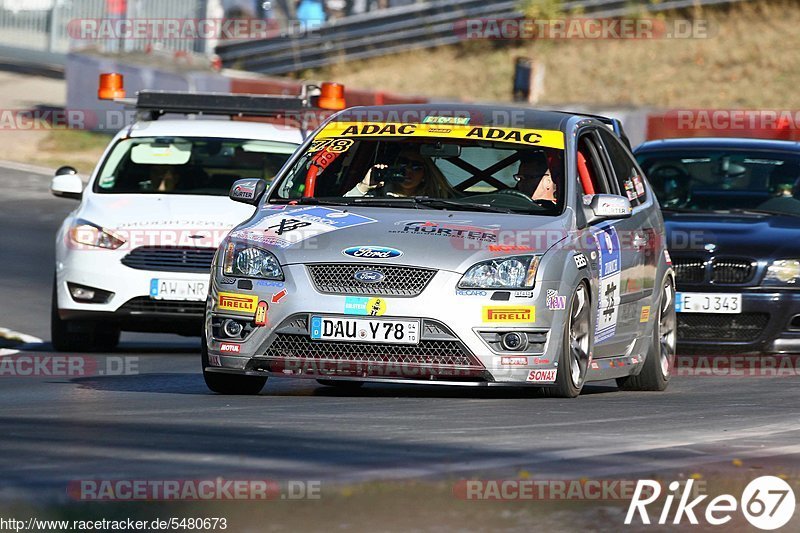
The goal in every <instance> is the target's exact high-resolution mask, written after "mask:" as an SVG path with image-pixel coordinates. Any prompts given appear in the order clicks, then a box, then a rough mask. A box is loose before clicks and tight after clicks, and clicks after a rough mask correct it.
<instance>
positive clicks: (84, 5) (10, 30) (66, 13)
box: [0, 0, 208, 65]
mask: <svg viewBox="0 0 800 533" xmlns="http://www.w3.org/2000/svg"><path fill="white" fill-rule="evenodd" d="M108 4H109V2H108V1H107V0H14V1H13V2H9V1H8V0H6V1H3V0H0V51H2V53H3V54H4V55H11V56H12V57H17V56H18V58H19V59H21V60H23V61H27V62H33V63H38V64H53V65H57V64H61V65H63V63H64V61H65V58H66V54H67V53H68V52H70V51H74V50H80V49H83V48H94V49H97V50H99V51H101V52H107V53H118V52H139V51H145V50H151V49H156V50H158V49H163V50H170V51H185V52H192V51H194V52H206V51H207V50H206V47H207V45H208V42H207V40H205V39H197V40H193V39H157V38H153V39H120V38H104V37H103V35H104V33H103V29H102V27H101V26H98V27H100V28H101V29H100V30H99V32H98V33H100V38H99V39H94V38H80V32H79V31H76V30H77V29H78V28H79V27H80V24H81V21H90V20H92V19H93V20H95V21H101V20H102V21H104V22H106V23H108V22H113V21H114V20H121V19H126V18H127V19H131V20H132V19H194V18H201V17H205V16H206V9H207V0H136V1H132V0H129V1H128V2H127V3H126V12H125V13H124V14H120V15H116V16H115V15H113V14H110V13H109V12H108ZM76 34H78V35H77V37H78V38H76ZM106 34H108V30H106Z"/></svg>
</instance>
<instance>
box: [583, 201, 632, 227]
mask: <svg viewBox="0 0 800 533" xmlns="http://www.w3.org/2000/svg"><path fill="white" fill-rule="evenodd" d="M583 203H584V204H585V205H586V206H588V211H589V213H588V215H589V216H588V217H587V218H588V220H587V222H588V223H589V224H593V223H595V222H600V221H601V220H617V219H620V218H629V217H630V216H631V211H632V208H631V202H630V200H628V199H627V198H625V197H624V196H618V195H616V194H587V195H586V196H584V197H583Z"/></svg>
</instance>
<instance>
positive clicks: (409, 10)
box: [216, 0, 747, 74]
mask: <svg viewBox="0 0 800 533" xmlns="http://www.w3.org/2000/svg"><path fill="white" fill-rule="evenodd" d="M740 1H747V0H663V1H662V2H660V3H655V4H654V3H651V2H650V1H649V0H573V1H567V2H564V3H563V6H562V7H563V10H564V11H565V12H567V13H569V12H573V11H576V10H580V11H581V12H582V13H583V14H585V15H591V16H593V17H598V18H606V17H619V16H623V15H628V14H630V13H631V12H632V10H633V9H637V8H638V9H645V10H647V11H649V12H658V11H667V10H672V9H683V8H687V7H692V6H697V5H702V6H709V5H715V4H726V3H734V2H740ZM488 17H491V18H521V17H523V14H522V13H521V12H520V10H519V2H518V1H508V0H499V1H498V0H494V1H493V0H434V1H431V2H426V3H422V4H414V5H410V6H403V7H396V8H389V9H386V10H383V11H381V12H380V13H379V14H365V15H356V16H351V17H347V18H345V19H340V20H338V21H334V22H332V23H330V24H326V25H324V26H322V27H320V28H319V30H318V31H317V32H315V33H314V34H313V35H308V36H302V35H300V36H292V37H281V38H275V39H267V40H258V41H243V42H233V43H223V44H220V45H218V46H217V48H216V52H217V54H218V55H219V56H220V59H221V60H222V64H223V66H225V67H228V68H234V69H240V70H248V71H252V72H260V73H263V74H287V73H290V72H297V71H301V70H305V69H310V68H318V67H322V66H326V65H330V64H333V63H337V62H341V61H354V60H358V59H368V58H371V57H378V56H383V55H388V54H393V53H397V52H404V51H409V50H414V49H421V48H432V47H436V46H443V45H449V44H456V43H459V42H462V41H463V40H464V38H463V37H462V36H461V35H459V32H458V30H459V26H458V25H459V24H461V23H463V21H464V19H469V18H488Z"/></svg>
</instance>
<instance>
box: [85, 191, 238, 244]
mask: <svg viewBox="0 0 800 533" xmlns="http://www.w3.org/2000/svg"><path fill="white" fill-rule="evenodd" d="M253 212H254V208H253V207H252V206H249V205H246V204H240V203H235V202H232V201H231V200H230V199H228V197H227V196H199V195H197V196H195V195H165V194H159V195H153V194H124V195H123V194H113V195H112V194H108V195H99V194H98V195H93V196H92V197H91V199H90V201H88V202H86V204H85V205H84V206H83V207H82V208H81V210H80V212H79V213H78V214H77V217H78V218H81V219H84V220H87V221H89V222H92V223H94V224H97V225H98V226H102V227H103V228H106V229H108V230H112V231H114V232H115V233H117V234H119V235H120V236H122V237H123V238H125V239H126V240H128V241H130V242H131V243H133V244H136V245H162V246H184V245H186V246H204V247H205V246H208V247H216V246H218V245H219V243H220V242H221V241H222V239H223V238H224V237H225V236H226V235H227V233H228V232H229V231H230V229H231V228H233V227H234V226H236V224H239V223H240V222H242V221H243V220H245V219H247V218H249V217H250V216H251V215H252V213H253Z"/></svg>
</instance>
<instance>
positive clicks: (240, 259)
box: [222, 241, 283, 281]
mask: <svg viewBox="0 0 800 533" xmlns="http://www.w3.org/2000/svg"><path fill="white" fill-rule="evenodd" d="M223 246H224V253H223V259H222V272H223V273H224V274H225V275H226V276H239V277H245V278H261V279H274V280H279V281H283V269H281V265H280V263H278V259H277V258H276V257H275V256H274V255H272V254H271V253H270V252H268V251H266V250H262V249H261V248H256V247H253V246H247V245H245V244H241V243H235V242H233V241H229V242H228V243H226V244H224V245H223Z"/></svg>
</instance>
